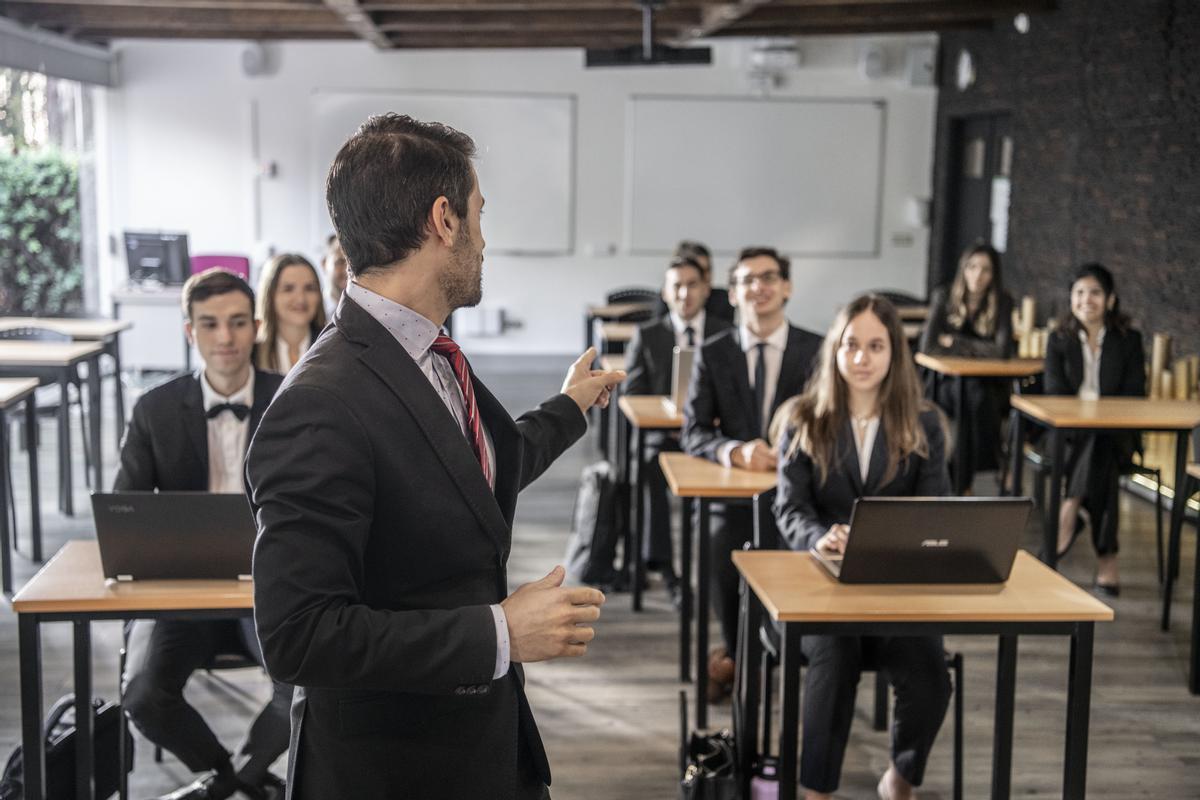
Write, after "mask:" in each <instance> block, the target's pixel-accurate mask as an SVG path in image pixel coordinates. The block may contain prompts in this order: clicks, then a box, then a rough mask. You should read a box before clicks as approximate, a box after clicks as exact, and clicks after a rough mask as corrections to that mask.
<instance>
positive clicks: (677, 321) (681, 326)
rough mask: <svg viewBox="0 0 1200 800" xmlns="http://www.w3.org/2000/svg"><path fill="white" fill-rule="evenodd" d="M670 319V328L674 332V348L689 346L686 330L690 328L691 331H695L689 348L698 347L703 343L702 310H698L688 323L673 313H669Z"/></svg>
mask: <svg viewBox="0 0 1200 800" xmlns="http://www.w3.org/2000/svg"><path fill="white" fill-rule="evenodd" d="M670 319H671V328H672V329H673V330H674V331H675V346H676V347H688V346H689V345H688V340H687V329H688V328H691V329H692V330H693V331H695V333H694V335H693V336H692V338H693V340H694V341H693V342H692V344H691V345H690V346H691V347H699V346H700V343H701V342H703V341H704V309H700V311H699V312H698V313H697V314H696V316H694V317H692V319H691V321H690V322H689V321H687V320H685V319H684V318H683V317H681V316H679V315H678V314H676V313H675V312H674V311H672V312H671V313H670Z"/></svg>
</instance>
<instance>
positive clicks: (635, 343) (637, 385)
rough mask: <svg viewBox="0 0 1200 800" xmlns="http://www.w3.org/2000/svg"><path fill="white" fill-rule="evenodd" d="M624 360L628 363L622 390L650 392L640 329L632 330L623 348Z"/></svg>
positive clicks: (648, 372) (648, 373)
mask: <svg viewBox="0 0 1200 800" xmlns="http://www.w3.org/2000/svg"><path fill="white" fill-rule="evenodd" d="M625 353H626V361H627V363H628V364H629V367H628V370H629V371H628V373H627V374H626V376H625V385H624V386H623V387H622V391H624V392H625V394H651V393H652V392H651V386H650V370H649V365H648V364H647V363H646V347H645V343H644V342H643V341H642V329H641V328H638V329H637V330H636V331H634V334H633V338H632V339H630V340H629V347H628V348H627V349H626V350H625Z"/></svg>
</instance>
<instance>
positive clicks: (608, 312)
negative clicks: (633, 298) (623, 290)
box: [583, 303, 656, 350]
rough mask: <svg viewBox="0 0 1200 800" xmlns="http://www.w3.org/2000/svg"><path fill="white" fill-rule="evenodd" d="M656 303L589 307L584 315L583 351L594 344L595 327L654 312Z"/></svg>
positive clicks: (610, 304)
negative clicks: (646, 312) (600, 323)
mask: <svg viewBox="0 0 1200 800" xmlns="http://www.w3.org/2000/svg"><path fill="white" fill-rule="evenodd" d="M655 305H656V304H655V303H608V304H605V305H598V306H588V307H587V311H585V312H584V315H583V349H584V350H586V349H588V348H589V347H591V346H592V345H593V344H594V342H593V338H592V337H593V331H594V325H595V322H596V321H597V320H600V321H601V322H614V321H616V320H619V319H621V318H622V317H624V316H626V315H628V314H637V313H638V312H644V311H651V312H652V311H653V310H654V308H655Z"/></svg>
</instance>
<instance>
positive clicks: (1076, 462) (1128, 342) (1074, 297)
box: [1045, 264, 1146, 597]
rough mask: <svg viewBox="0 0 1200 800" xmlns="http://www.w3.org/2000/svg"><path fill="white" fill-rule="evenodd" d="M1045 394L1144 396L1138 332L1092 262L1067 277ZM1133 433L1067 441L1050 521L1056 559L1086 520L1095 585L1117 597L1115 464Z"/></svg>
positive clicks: (1135, 445)
mask: <svg viewBox="0 0 1200 800" xmlns="http://www.w3.org/2000/svg"><path fill="white" fill-rule="evenodd" d="M1045 375H1046V377H1045V380H1046V394H1061V395H1078V396H1079V397H1081V398H1084V399H1088V398H1091V399H1095V398H1097V397H1108V396H1114V395H1115V396H1126V397H1144V396H1145V394H1146V356H1145V354H1144V353H1143V351H1142V335H1141V334H1140V333H1138V332H1137V331H1136V330H1134V329H1133V328H1131V327H1130V322H1129V317H1128V316H1126V315H1125V314H1123V313H1121V305H1120V302H1119V301H1118V299H1117V293H1116V285H1115V283H1114V281H1113V276H1112V273H1111V272H1109V271H1108V270H1107V269H1105V268H1104V267H1103V266H1102V265H1100V264H1084V265H1083V266H1082V267H1080V268H1079V269H1078V270H1077V271H1076V272H1075V275H1074V277H1073V278H1072V280H1071V306H1070V312H1069V313H1068V314H1066V315H1065V316H1064V317H1063V319H1062V320H1061V321H1060V322H1059V327H1058V330H1056V331H1054V333H1052V334H1051V335H1050V338H1049V340H1048V341H1047V343H1046V373H1045ZM1139 444H1140V437H1139V435H1138V434H1136V433H1133V432H1120V433H1111V434H1110V433H1079V434H1073V435H1071V436H1070V437H1069V438H1068V439H1067V456H1066V461H1065V463H1064V467H1065V468H1066V474H1067V475H1068V476H1069V477H1068V481H1067V496H1066V498H1064V500H1063V503H1062V508H1061V513H1060V514H1059V518H1058V554H1059V556H1060V557H1061V556H1064V555H1066V553H1067V551H1068V550H1070V549H1071V545H1072V544H1074V543H1075V539H1076V537H1077V536H1078V535H1079V533H1080V531H1082V530H1083V528H1084V527H1085V524H1084V520H1081V519H1080V518H1079V517H1080V509H1082V510H1083V511H1084V512H1086V514H1087V517H1088V520H1089V521H1090V522H1091V529H1092V543H1093V544H1094V545H1095V547H1096V555H1097V556H1098V559H1097V568H1096V587H1097V588H1099V589H1100V590H1101V591H1103V592H1104V593H1105V594H1108V595H1111V596H1114V597H1115V596H1116V595H1117V594H1119V593H1120V579H1119V576H1118V572H1117V489H1118V487H1117V480H1118V478H1119V477H1120V471H1121V467H1122V465H1124V464H1128V463H1129V461H1130V459H1131V458H1132V456H1133V454H1134V452H1135V451H1137V450H1138V449H1140V447H1139Z"/></svg>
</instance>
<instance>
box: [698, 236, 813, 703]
mask: <svg viewBox="0 0 1200 800" xmlns="http://www.w3.org/2000/svg"><path fill="white" fill-rule="evenodd" d="M790 266H791V265H790V263H789V261H788V260H787V259H786V258H784V257H783V256H781V255H780V254H779V253H777V252H776V251H775V250H774V249H772V248H769V247H752V248H747V249H745V250H743V251H742V252H741V253H740V254H739V255H738V260H737V263H735V264H734V266H733V269H732V270H730V273H729V286H730V288H731V290H732V295H731V298H732V301H733V304H734V305H735V306H736V307H737V309H738V311H739V312H740V314H741V324H740V325H739V326H738V327H737V328H733V329H731V330H728V331H726V332H724V333H721V334H718V335H717V336H715V337H713V338H712V339H711V340H709V341H707V342H705V343H704V344H703V345H702V346H701V348H700V353H699V357H698V358H697V359H696V364H695V368H694V372H693V373H692V381H691V385H690V386H689V387H688V401H687V407H686V409H685V411H684V426H683V449H684V451H685V452H687V453H689V454H691V455H694V456H701V457H703V458H707V459H709V460H712V461H717V462H719V463H721V464H724V465H725V466H727V467H737V468H739V469H751V470H760V471H770V470H774V469H775V465H776V454H775V450H774V449H773V448H772V447H771V445H770V444H769V443H768V441H767V437H768V428H769V426H770V423H771V418H772V417H773V416H774V414H775V411H776V409H778V408H779V406H780V405H781V404H782V403H783V402H784V401H785V400H787V399H788V398H789V397H792V396H793V395H796V394H799V393H800V391H801V390H802V389H803V387H804V384H805V383H806V382H807V381H808V377H809V373H810V372H811V371H812V368H813V366H814V364H815V362H816V357H817V354H818V352H819V350H820V347H821V337H820V336H818V335H817V334H815V333H812V332H810V331H806V330H804V329H803V328H798V327H796V326H794V325H790V324H789V323H788V321H787V316H786V313H785V311H786V306H787V301H788V297H789V295H791V291H792V284H791V281H790V279H789V269H790ZM712 509H713V526H712V534H711V538H710V539H709V544H710V546H711V550H710V552H711V554H712V556H711V563H712V596H713V605H714V609H715V611H716V614H717V617H718V619H719V620H720V623H721V632H722V634H723V637H724V639H725V648H724V649H721V648H717V649H716V650H714V652H713V653H712V656H711V657H710V659H709V677H710V678H711V679H712V680H711V681H710V682H709V695H710V698H712V699H719V698H720V697H721V695H722V693H723V692H725V691H728V690H729V688H730V687H731V685H732V682H733V660H732V659H731V658H730V657H729V653H732V652H734V651H735V645H736V643H737V617H738V614H737V611H738V575H737V570H736V569H735V568H734V566H733V562H732V561H731V560H730V557H729V554H730V552H731V551H733V550H741V549H742V545H744V544H745V543H746V542H748V541H750V539H751V537H752V536H753V533H754V522H753V516H752V513H751V509H750V506H749V505H748V504H736V503H728V504H724V505H723V506H722V505H719V504H713V506H712Z"/></svg>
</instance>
